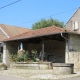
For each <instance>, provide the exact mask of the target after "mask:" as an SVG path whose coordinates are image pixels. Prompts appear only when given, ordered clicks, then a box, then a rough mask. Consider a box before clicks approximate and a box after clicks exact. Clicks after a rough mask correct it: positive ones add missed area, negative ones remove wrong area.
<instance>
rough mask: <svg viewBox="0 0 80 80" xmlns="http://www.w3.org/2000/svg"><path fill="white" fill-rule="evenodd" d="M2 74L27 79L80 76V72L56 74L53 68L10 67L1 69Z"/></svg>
mask: <svg viewBox="0 0 80 80" xmlns="http://www.w3.org/2000/svg"><path fill="white" fill-rule="evenodd" d="M0 74H5V75H9V76H16V77H21V78H25V79H26V80H53V79H62V78H68V77H75V76H80V72H77V73H76V74H70V75H54V74H53V71H52V70H29V69H28V70H27V69H11V68H10V69H8V70H1V71H0Z"/></svg>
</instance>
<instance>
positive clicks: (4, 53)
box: [3, 43, 9, 67]
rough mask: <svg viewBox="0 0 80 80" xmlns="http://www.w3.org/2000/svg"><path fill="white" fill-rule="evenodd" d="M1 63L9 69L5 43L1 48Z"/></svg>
mask: <svg viewBox="0 0 80 80" xmlns="http://www.w3.org/2000/svg"><path fill="white" fill-rule="evenodd" d="M3 63H4V64H6V65H7V66H8V67H9V54H8V53H7V48H6V43H4V46H3Z"/></svg>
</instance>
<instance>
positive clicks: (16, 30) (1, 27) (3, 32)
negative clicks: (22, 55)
mask: <svg viewBox="0 0 80 80" xmlns="http://www.w3.org/2000/svg"><path fill="white" fill-rule="evenodd" d="M27 31H29V29H27V28H21V27H17V26H10V25H5V24H0V58H2V57H3V46H4V43H3V40H4V39H8V38H10V37H12V36H15V35H19V34H22V33H24V32H27Z"/></svg>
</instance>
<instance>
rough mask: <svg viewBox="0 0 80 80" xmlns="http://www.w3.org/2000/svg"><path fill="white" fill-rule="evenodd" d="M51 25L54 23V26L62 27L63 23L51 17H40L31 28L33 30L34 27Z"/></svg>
mask: <svg viewBox="0 0 80 80" xmlns="http://www.w3.org/2000/svg"><path fill="white" fill-rule="evenodd" d="M53 25H55V26H56V27H63V26H64V23H63V22H60V21H59V20H56V19H52V18H50V19H48V20H46V19H42V20H41V21H39V22H36V23H34V24H33V26H32V29H33V30H35V29H40V28H45V27H50V26H53Z"/></svg>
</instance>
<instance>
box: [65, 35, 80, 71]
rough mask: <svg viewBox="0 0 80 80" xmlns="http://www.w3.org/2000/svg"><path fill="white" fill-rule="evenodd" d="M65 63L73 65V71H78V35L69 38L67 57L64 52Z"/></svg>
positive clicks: (79, 62) (79, 66)
mask: <svg viewBox="0 0 80 80" xmlns="http://www.w3.org/2000/svg"><path fill="white" fill-rule="evenodd" d="M65 55H66V58H65V59H66V60H65V62H66V63H74V70H75V71H76V70H80V35H75V34H72V35H70V36H69V55H68V53H67V52H66V54H65Z"/></svg>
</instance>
